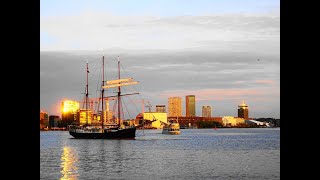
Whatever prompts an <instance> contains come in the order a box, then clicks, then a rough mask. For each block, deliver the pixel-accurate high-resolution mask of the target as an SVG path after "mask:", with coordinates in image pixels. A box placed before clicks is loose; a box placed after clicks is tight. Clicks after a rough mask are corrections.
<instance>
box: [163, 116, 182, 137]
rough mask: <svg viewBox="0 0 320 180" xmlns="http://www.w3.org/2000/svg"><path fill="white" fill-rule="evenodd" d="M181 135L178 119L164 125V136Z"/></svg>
mask: <svg viewBox="0 0 320 180" xmlns="http://www.w3.org/2000/svg"><path fill="white" fill-rule="evenodd" d="M180 133H181V132H180V124H179V122H178V118H177V119H176V120H169V123H168V124H166V125H164V127H163V130H162V134H170V135H178V134H180Z"/></svg>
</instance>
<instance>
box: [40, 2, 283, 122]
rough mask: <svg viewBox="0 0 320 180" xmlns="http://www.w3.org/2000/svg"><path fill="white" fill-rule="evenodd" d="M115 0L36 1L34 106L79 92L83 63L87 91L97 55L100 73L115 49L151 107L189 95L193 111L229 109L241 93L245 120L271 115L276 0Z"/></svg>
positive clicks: (275, 94)
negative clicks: (37, 35) (186, 0)
mask: <svg viewBox="0 0 320 180" xmlns="http://www.w3.org/2000/svg"><path fill="white" fill-rule="evenodd" d="M123 2H128V3H122V4H118V3H117V2H116V1H104V2H101V1H90V3H89V1H68V2H64V1H41V11H40V16H41V17H40V38H41V39H40V108H41V110H44V111H46V112H48V113H49V115H60V109H59V105H60V104H59V103H61V102H62V100H63V99H71V100H76V101H81V100H82V99H83V97H82V96H83V94H82V93H83V89H84V80H85V74H84V72H85V69H84V67H85V63H86V61H87V60H88V61H89V69H90V76H89V80H90V82H89V86H90V88H91V89H90V92H92V93H91V94H90V96H91V97H95V93H96V92H95V89H96V81H95V79H94V77H95V76H94V75H95V71H99V69H98V66H99V65H98V64H99V63H100V62H99V60H100V59H101V57H102V55H103V54H104V55H105V58H106V64H107V67H108V68H107V69H106V70H107V73H109V76H108V75H107V78H108V79H111V78H112V77H111V76H110V72H114V71H115V69H116V66H115V65H114V64H115V63H116V60H117V56H120V59H121V61H122V65H123V66H124V67H125V69H126V73H128V75H129V76H130V75H131V76H134V78H135V79H136V80H138V81H139V82H140V85H141V86H139V88H140V89H139V92H140V94H141V95H142V96H143V97H144V98H146V99H148V100H149V101H150V103H151V104H152V105H153V106H155V105H157V104H167V100H168V97H171V96H179V97H182V98H183V97H185V96H186V95H188V94H193V95H195V97H196V115H201V107H202V106H203V105H210V106H213V107H215V116H227V115H230V116H237V107H238V105H239V104H241V102H242V100H244V101H245V102H246V104H248V106H249V108H250V115H249V116H250V117H257V118H259V117H272V118H280V15H279V7H280V5H279V1H243V2H241V3H240V2H238V1H224V2H218V1H190V2H189V3H184V2H183V1H161V3H160V2H159V1H158V2H149V3H147V2H146V1H139V3H137V2H136V3H132V2H131V3H130V2H129V1H123ZM61 3H63V4H61ZM165 8H167V9H165ZM128 9H130V10H131V11H128ZM183 103H184V102H183ZM167 110H168V109H167ZM182 114H185V110H184V108H183V112H182Z"/></svg>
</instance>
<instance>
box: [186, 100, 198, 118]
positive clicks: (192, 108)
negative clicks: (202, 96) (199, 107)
mask: <svg viewBox="0 0 320 180" xmlns="http://www.w3.org/2000/svg"><path fill="white" fill-rule="evenodd" d="M193 116H196V97H195V95H188V96H186V117H193Z"/></svg>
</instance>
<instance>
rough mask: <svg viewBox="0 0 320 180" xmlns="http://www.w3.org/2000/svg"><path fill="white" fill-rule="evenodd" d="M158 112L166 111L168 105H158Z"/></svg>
mask: <svg viewBox="0 0 320 180" xmlns="http://www.w3.org/2000/svg"><path fill="white" fill-rule="evenodd" d="M156 112H166V105H156Z"/></svg>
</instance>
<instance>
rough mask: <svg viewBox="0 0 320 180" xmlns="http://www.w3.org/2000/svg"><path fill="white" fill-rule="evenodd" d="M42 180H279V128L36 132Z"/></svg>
mask: <svg viewBox="0 0 320 180" xmlns="http://www.w3.org/2000/svg"><path fill="white" fill-rule="evenodd" d="M40 178H41V179H280V129H279V128H254V129H253V128H251V129H218V130H214V129H182V130H181V135H164V134H161V130H144V131H142V130H137V132H136V139H135V140H86V139H73V138H72V137H71V136H70V135H69V132H67V131H47V132H44V131H40Z"/></svg>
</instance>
